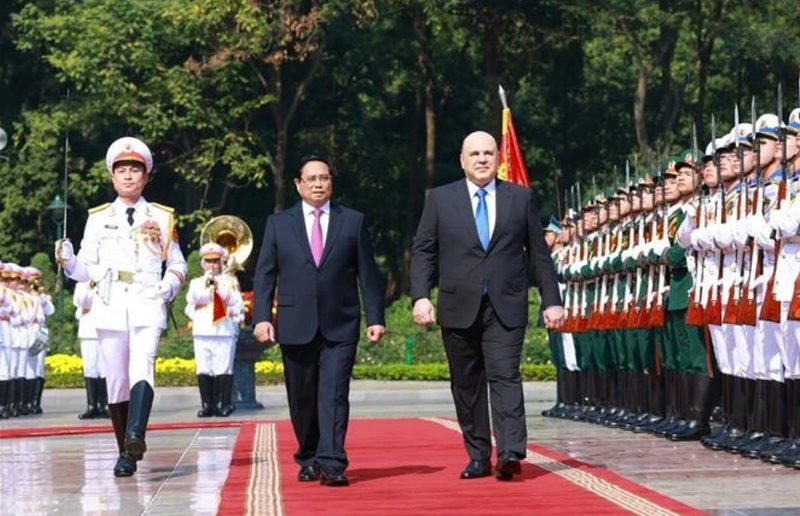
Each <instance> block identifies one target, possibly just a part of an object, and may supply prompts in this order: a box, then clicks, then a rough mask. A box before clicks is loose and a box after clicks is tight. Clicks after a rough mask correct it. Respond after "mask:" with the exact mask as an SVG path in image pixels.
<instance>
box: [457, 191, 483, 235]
mask: <svg viewBox="0 0 800 516" xmlns="http://www.w3.org/2000/svg"><path fill="white" fill-rule="evenodd" d="M451 196H452V202H453V207H454V208H455V211H456V215H457V216H458V218H459V219H461V226H462V227H463V228H464V230H465V231H466V232H467V237H468V238H469V240H470V242H472V245H473V246H478V247H479V248H480V249H481V250H483V246H482V245H481V240H480V238H478V227H477V226H476V225H475V213H473V211H472V200H471V199H470V198H469V190H468V189H467V180H466V179H464V180H463V181H457V182H456V183H455V184H454V185H453V190H452V191H451Z"/></svg>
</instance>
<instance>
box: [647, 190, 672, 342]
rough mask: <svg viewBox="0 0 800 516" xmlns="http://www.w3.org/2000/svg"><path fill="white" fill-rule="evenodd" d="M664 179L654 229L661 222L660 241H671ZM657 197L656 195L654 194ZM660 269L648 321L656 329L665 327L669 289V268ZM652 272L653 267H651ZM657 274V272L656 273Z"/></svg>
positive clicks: (663, 266)
mask: <svg viewBox="0 0 800 516" xmlns="http://www.w3.org/2000/svg"><path fill="white" fill-rule="evenodd" d="M663 183H664V179H662V186H661V220H660V221H657V220H656V218H657V217H656V216H655V213H656V212H655V210H653V213H654V215H653V227H656V226H657V225H658V222H661V224H660V227H659V228H658V229H659V230H660V235H659V237H658V240H659V241H660V240H663V239H667V240H669V235H668V234H667V227H668V224H669V215H668V211H667V194H666V191H665V190H666V189H665V187H664V184H663ZM653 195H655V193H654V194H653ZM657 267H658V283H657V285H656V290H655V292H654V297H655V305H654V306H653V307H652V308H651V309H650V317H649V319H648V326H649V327H651V328H656V327H660V326H664V293H665V292H666V291H667V290H668V289H669V287H667V286H666V282H667V277H666V276H667V266H666V265H665V264H664V263H660V264H658V265H657ZM651 270H653V269H652V267H651ZM654 274H655V272H654Z"/></svg>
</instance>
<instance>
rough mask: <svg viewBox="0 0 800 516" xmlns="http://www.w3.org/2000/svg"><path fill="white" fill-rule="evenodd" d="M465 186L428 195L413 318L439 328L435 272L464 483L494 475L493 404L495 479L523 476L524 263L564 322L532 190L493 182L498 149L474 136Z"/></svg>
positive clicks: (417, 241) (556, 319)
mask: <svg viewBox="0 0 800 516" xmlns="http://www.w3.org/2000/svg"><path fill="white" fill-rule="evenodd" d="M460 160H461V167H462V168H463V169H464V172H465V175H466V180H460V181H456V182H454V183H450V184H447V185H444V186H440V187H438V188H436V189H434V190H432V191H431V192H430V194H429V195H428V198H427V199H426V200H425V208H424V209H423V212H422V218H421V219H420V222H419V227H418V228H417V234H416V236H415V238H414V245H413V249H412V256H411V297H412V300H413V303H414V320H415V321H416V322H417V323H418V324H420V325H423V326H425V325H429V324H432V323H433V322H435V320H436V315H435V311H434V307H433V304H432V303H431V301H430V290H431V287H432V278H433V275H434V271H435V270H436V269H437V267H438V270H439V323H440V325H441V327H442V340H443V341H444V347H445V351H446V353H447V359H448V362H449V365H450V386H451V391H452V393H453V400H454V402H455V406H456V413H457V415H458V422H459V425H460V426H461V431H462V433H463V437H464V445H465V447H466V449H467V454H468V455H469V458H470V462H469V463H468V464H467V467H466V468H465V469H464V471H463V472H462V473H461V478H464V479H471V478H479V477H484V476H488V475H490V474H491V471H492V466H491V454H492V441H491V435H490V430H489V403H488V401H489V400H488V399H487V383H488V387H489V392H490V398H491V407H492V422H493V426H494V433H495V439H496V441H497V467H496V469H495V477H496V478H497V479H498V480H510V479H512V478H513V476H514V475H515V474H519V473H520V472H521V466H520V459H522V458H524V457H525V454H526V445H527V432H526V426H525V406H524V400H523V395H522V380H521V378H520V372H519V366H520V359H521V354H522V341H523V339H524V337H525V327H526V326H527V324H528V274H527V268H528V265H531V266H532V268H533V278H534V282H535V284H536V286H537V287H538V289H539V292H540V294H541V298H542V304H543V306H544V307H545V309H544V323H545V326H546V327H547V328H550V329H557V328H559V327H560V326H561V325H562V324H563V321H564V309H563V307H562V306H561V295H560V293H559V289H558V280H557V279H556V272H555V269H554V267H553V262H552V260H551V258H550V252H549V250H548V248H547V244H546V243H545V241H544V232H543V230H542V224H541V221H540V219H539V210H538V208H537V207H536V203H535V202H534V199H533V195H532V191H531V190H529V189H527V188H523V187H521V186H517V185H514V184H511V183H506V182H504V181H500V180H497V179H496V175H497V143H496V142H495V139H494V138H493V137H492V135H490V134H488V133H485V132H475V133H472V134H470V135H469V136H467V137H466V138H465V139H464V142H463V145H462V147H461V156H460Z"/></svg>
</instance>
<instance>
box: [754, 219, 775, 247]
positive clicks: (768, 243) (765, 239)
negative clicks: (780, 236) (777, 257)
mask: <svg viewBox="0 0 800 516" xmlns="http://www.w3.org/2000/svg"><path fill="white" fill-rule="evenodd" d="M754 238H755V240H756V243H757V244H758V246H759V247H760V248H762V249H765V250H767V251H772V250H773V249H775V240H773V239H772V228H771V227H769V226H767V225H764V226H762V227H761V228H760V230H759V231H758V232H757V233H756V234H755V236H754Z"/></svg>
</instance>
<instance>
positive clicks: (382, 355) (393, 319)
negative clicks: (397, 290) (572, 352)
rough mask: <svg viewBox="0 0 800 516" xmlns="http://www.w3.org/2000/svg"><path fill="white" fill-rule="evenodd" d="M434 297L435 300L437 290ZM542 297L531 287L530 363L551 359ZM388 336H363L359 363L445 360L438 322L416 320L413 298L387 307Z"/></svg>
mask: <svg viewBox="0 0 800 516" xmlns="http://www.w3.org/2000/svg"><path fill="white" fill-rule="evenodd" d="M432 296H433V299H432V301H433V302H434V304H435V303H436V297H437V296H436V291H434V293H433V295H432ZM539 306H540V300H539V296H538V294H537V292H536V290H535V289H532V290H531V293H530V303H529V305H528V320H529V321H530V324H529V326H528V329H527V331H526V332H525V341H524V343H523V351H522V361H523V363H529V364H543V363H546V362H547V361H548V360H549V359H550V348H549V345H548V342H547V332H546V331H545V330H544V329H543V328H539V327H538V326H537V324H536V322H537V321H538V320H539ZM386 328H387V332H386V336H385V337H384V338H383V340H381V342H378V343H372V342H369V341H367V340H366V339H362V340H361V342H360V343H359V345H358V355H357V357H356V363H357V364H393V363H404V362H407V361H408V360H409V359H410V361H411V363H413V364H427V363H441V362H446V361H447V358H446V356H445V353H444V346H443V344H442V334H441V329H440V328H439V326H438V325H435V324H434V325H431V326H429V327H427V328H422V327H420V326H419V325H417V324H416V323H415V322H414V320H413V315H412V311H411V300H410V299H409V298H408V296H403V297H401V298H400V299H398V300H397V301H395V302H394V303H392V304H391V305H390V306H389V308H388V309H387V310H386ZM363 333H364V331H362V334H363Z"/></svg>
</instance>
